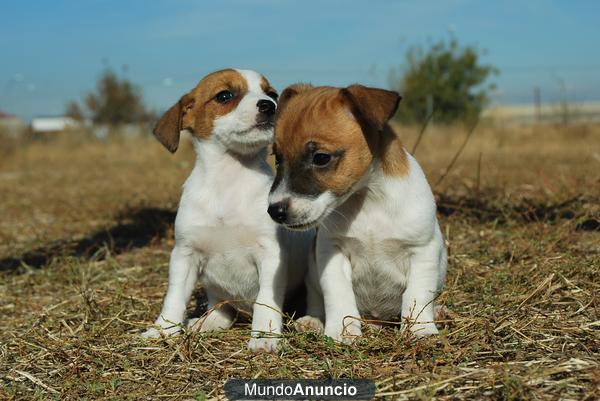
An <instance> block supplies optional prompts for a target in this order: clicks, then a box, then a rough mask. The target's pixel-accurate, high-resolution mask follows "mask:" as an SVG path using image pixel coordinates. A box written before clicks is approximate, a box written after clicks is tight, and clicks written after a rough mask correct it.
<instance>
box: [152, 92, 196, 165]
mask: <svg viewBox="0 0 600 401" xmlns="http://www.w3.org/2000/svg"><path fill="white" fill-rule="evenodd" d="M193 106H194V99H193V98H192V97H191V96H189V95H185V96H183V97H182V98H181V99H179V101H178V102H177V103H175V104H174V105H173V106H171V108H170V109H169V110H167V112H166V113H165V114H163V116H162V117H161V118H160V120H158V122H157V123H156V126H155V127H154V130H153V131H152V132H153V133H154V136H155V137H156V139H158V140H159V142H160V143H162V144H163V145H164V146H165V148H167V149H169V151H170V152H171V153H175V151H176V150H177V148H178V147H179V133H180V132H181V130H183V129H186V128H190V127H189V126H186V124H185V122H186V120H188V119H186V118H184V117H185V116H186V114H188V113H189V112H190V110H191V109H192V107H193Z"/></svg>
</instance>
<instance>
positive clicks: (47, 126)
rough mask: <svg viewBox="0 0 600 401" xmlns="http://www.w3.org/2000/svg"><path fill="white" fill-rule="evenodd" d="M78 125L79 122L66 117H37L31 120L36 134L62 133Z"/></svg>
mask: <svg viewBox="0 0 600 401" xmlns="http://www.w3.org/2000/svg"><path fill="white" fill-rule="evenodd" d="M78 125H79V124H78V123H77V121H75V120H74V119H72V118H71V117H65V116H48V117H35V118H34V119H33V120H31V130H32V131H33V132H34V133H51V132H61V131H64V130H65V129H68V128H75V127H77V126H78Z"/></svg>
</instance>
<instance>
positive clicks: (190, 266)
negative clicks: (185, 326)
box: [142, 245, 200, 338]
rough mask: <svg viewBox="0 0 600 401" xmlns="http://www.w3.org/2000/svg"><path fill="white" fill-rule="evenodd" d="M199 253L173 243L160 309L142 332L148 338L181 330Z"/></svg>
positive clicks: (196, 271)
mask: <svg viewBox="0 0 600 401" xmlns="http://www.w3.org/2000/svg"><path fill="white" fill-rule="evenodd" d="M199 263H200V255H198V254H197V253H196V252H195V251H194V250H192V249H190V248H187V247H183V246H177V245H175V248H173V251H172V252H171V259H170V260H169V287H168V289H167V295H166V296H165V300H164V302H163V307H162V311H161V312H160V315H159V316H158V318H157V319H156V321H155V322H154V325H155V326H157V327H151V328H149V329H148V330H146V331H145V332H144V333H142V336H144V337H148V338H157V337H160V335H161V333H162V334H164V335H173V334H175V333H177V332H179V331H180V330H181V323H182V322H183V318H184V316H185V309H186V306H187V302H188V301H189V299H190V296H191V295H192V292H193V291H194V286H195V284H196V280H197V278H198V267H199Z"/></svg>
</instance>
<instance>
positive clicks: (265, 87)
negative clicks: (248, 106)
mask: <svg viewBox="0 0 600 401" xmlns="http://www.w3.org/2000/svg"><path fill="white" fill-rule="evenodd" d="M260 88H261V89H262V90H263V92H265V93H266V94H267V95H268V94H269V92H274V93H277V91H276V90H275V88H273V87H272V86H271V84H270V83H269V81H267V78H265V77H263V76H261V77H260Z"/></svg>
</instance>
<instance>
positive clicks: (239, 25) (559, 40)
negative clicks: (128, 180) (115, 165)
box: [0, 0, 600, 119]
mask: <svg viewBox="0 0 600 401" xmlns="http://www.w3.org/2000/svg"><path fill="white" fill-rule="evenodd" d="M598 16H600V1H596V0H588V1H585V0H572V1H567V0H564V1H558V0H556V1H551V0H520V1H508V0H507V1H500V0H498V1H489V0H477V1H476V0H445V1H426V0H421V1H419V0H414V1H413V0H406V1H392V0H369V1H350V0H329V1H328V0H322V1H314V0H220V1H191V0H152V1H144V0H121V1H115V0H79V1H77V0H72V1H63V0H48V1H41V0H29V1H11V2H8V1H6V2H3V5H2V7H1V13H0V48H1V49H2V55H1V56H0V110H2V111H7V112H11V113H15V114H17V115H19V116H21V117H24V118H27V119H29V118H31V117H33V116H35V115H48V114H60V113H62V112H63V110H64V105H65V103H66V102H67V101H68V100H70V99H81V97H82V95H83V94H84V93H85V92H86V91H88V90H90V89H92V88H93V87H94V84H95V80H96V78H97V77H98V75H99V74H100V73H101V71H102V70H103V69H104V68H105V67H106V66H109V67H112V68H114V69H115V70H117V71H119V72H120V73H122V74H124V75H126V76H127V77H128V78H129V79H131V80H132V81H133V82H135V83H137V84H139V85H140V86H141V88H142V90H143V93H144V96H145V99H146V102H147V104H148V105H149V106H150V107H152V108H154V109H156V110H163V109H164V108H166V107H167V106H169V105H170V104H172V103H173V102H175V101H176V100H177V99H178V98H179V96H180V95H182V94H183V93H184V92H186V91H187V90H189V89H190V88H192V87H193V86H194V85H195V83H196V82H197V81H198V80H199V79H200V78H201V77H202V76H203V75H204V74H206V73H208V72H210V71H212V70H215V69H218V68H222V67H230V66H232V67H240V68H251V69H255V70H257V71H259V72H262V73H263V74H265V75H266V76H267V78H269V80H270V81H271V83H272V84H274V85H275V86H276V87H277V88H278V89H280V90H281V89H283V88H284V87H285V86H286V85H288V84H290V83H293V82H296V81H310V82H312V83H315V84H328V85H347V84H350V83H354V82H360V83H364V84H368V85H374V86H381V87H386V86H388V76H389V71H390V69H392V68H395V67H396V68H397V67H401V66H402V63H403V60H404V54H405V52H406V50H407V48H408V47H410V46H411V45H415V44H422V45H423V44H427V43H428V41H431V40H434V41H435V40H438V39H444V38H447V37H448V35H449V32H450V31H452V32H453V33H454V35H455V36H456V37H457V38H458V40H459V42H460V43H461V44H463V45H473V46H476V47H478V48H479V49H484V50H486V51H487V54H486V55H485V56H484V58H483V61H484V62H487V63H491V64H494V65H495V66H497V67H498V68H499V69H500V72H501V73H500V75H498V76H497V77H494V78H493V81H494V82H495V83H496V84H497V86H498V89H497V91H496V93H495V94H494V101H495V102H497V103H505V104H511V103H527V102H530V101H531V99H532V97H533V95H532V93H533V87H535V86H539V87H540V88H541V93H542V100H546V101H556V100H557V99H559V98H560V81H561V80H562V81H563V82H564V83H565V85H566V88H567V92H568V96H569V98H570V100H600V51H599V50H598V49H599V43H600V24H599V23H598ZM124 65H126V66H127V69H126V71H124V69H123V66H124Z"/></svg>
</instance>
